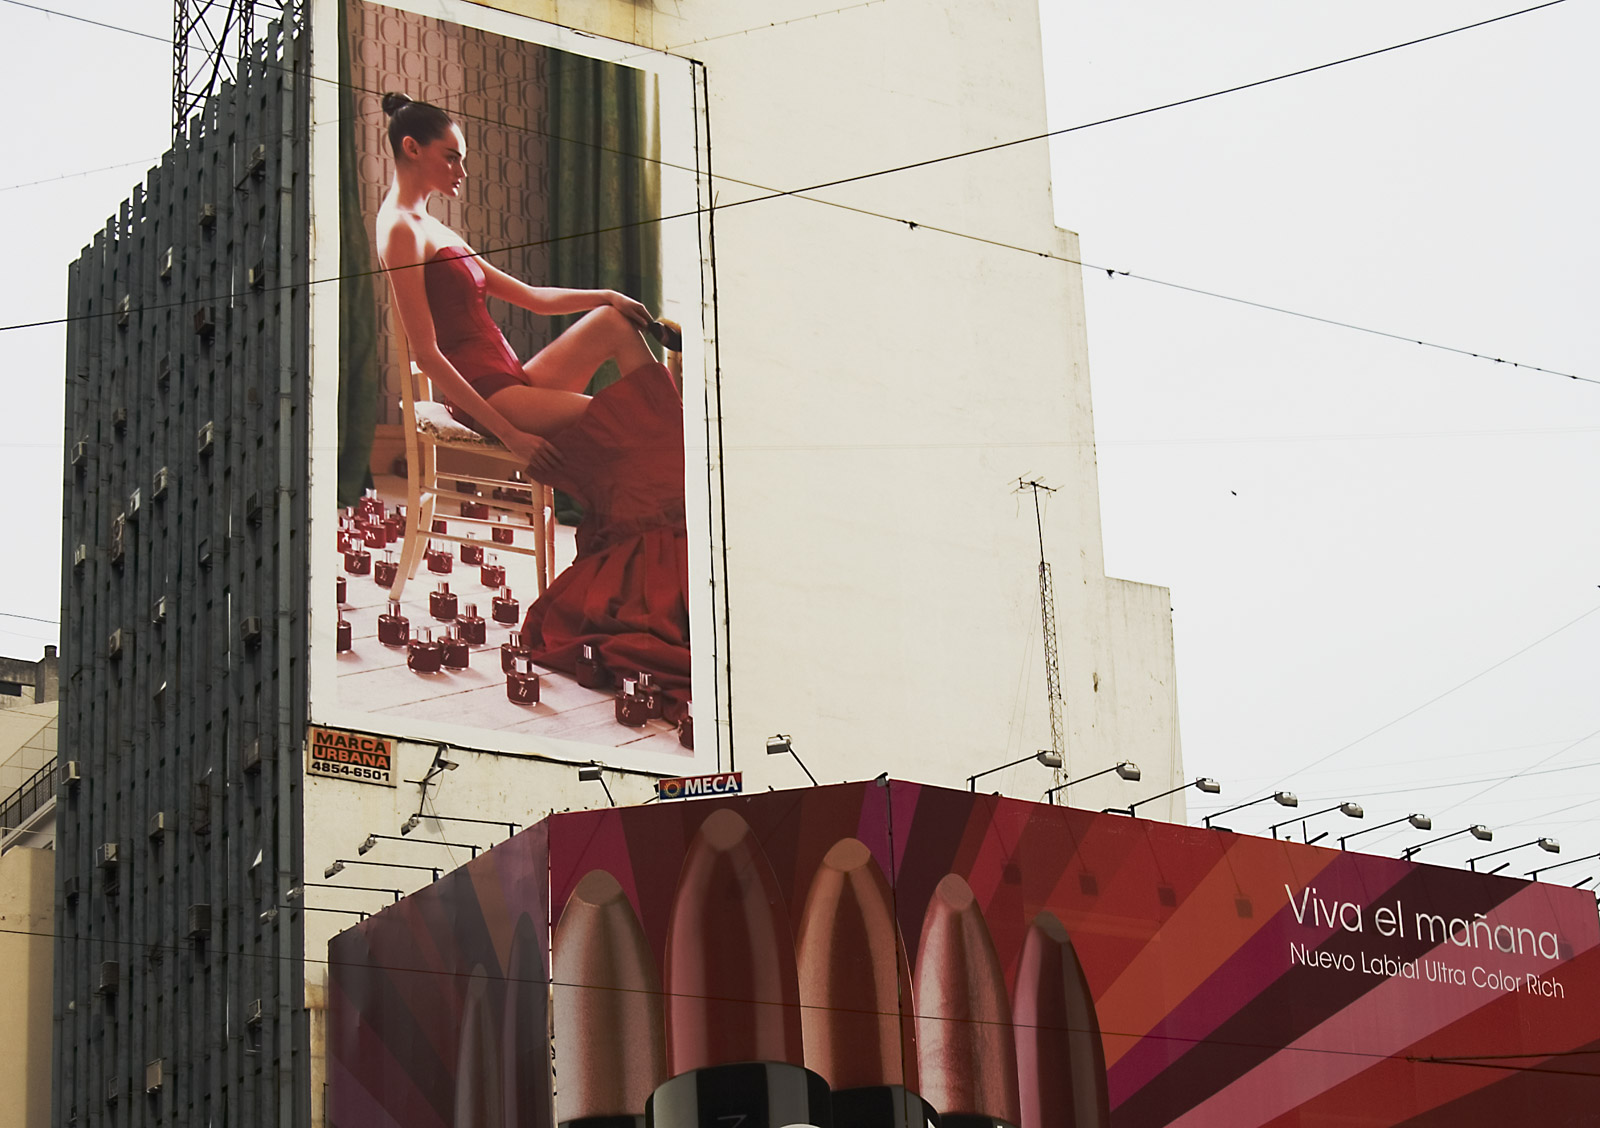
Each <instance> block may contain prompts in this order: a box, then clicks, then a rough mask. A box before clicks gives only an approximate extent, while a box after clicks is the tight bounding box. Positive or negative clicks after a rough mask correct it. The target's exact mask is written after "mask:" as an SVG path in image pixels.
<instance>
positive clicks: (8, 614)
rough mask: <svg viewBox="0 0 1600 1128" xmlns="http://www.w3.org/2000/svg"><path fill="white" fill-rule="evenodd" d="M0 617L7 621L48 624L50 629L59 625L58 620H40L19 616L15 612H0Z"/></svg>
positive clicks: (28, 616)
mask: <svg viewBox="0 0 1600 1128" xmlns="http://www.w3.org/2000/svg"><path fill="white" fill-rule="evenodd" d="M0 617H4V618H7V619H26V620H28V622H30V623H49V624H50V625H51V626H52V627H59V626H60V625H61V620H60V619H40V618H37V617H35V616H33V615H19V614H17V613H16V612H15V611H0Z"/></svg>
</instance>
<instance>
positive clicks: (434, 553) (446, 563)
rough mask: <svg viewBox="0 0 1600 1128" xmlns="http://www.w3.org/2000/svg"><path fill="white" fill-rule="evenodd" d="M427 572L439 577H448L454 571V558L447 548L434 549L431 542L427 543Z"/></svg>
mask: <svg viewBox="0 0 1600 1128" xmlns="http://www.w3.org/2000/svg"><path fill="white" fill-rule="evenodd" d="M426 555H427V557H428V571H430V572H434V573H437V574H439V575H448V574H449V573H450V572H452V571H454V570H455V566H456V558H455V557H454V556H453V555H452V554H451V552H450V550H449V549H447V548H439V549H435V548H434V547H433V542H432V541H429V542H428V551H427V554H426Z"/></svg>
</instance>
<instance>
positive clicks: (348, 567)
mask: <svg viewBox="0 0 1600 1128" xmlns="http://www.w3.org/2000/svg"><path fill="white" fill-rule="evenodd" d="M344 570H345V571H346V572H349V573H350V574H351V575H352V576H367V575H371V574H372V553H370V552H368V551H367V550H366V549H365V548H362V547H360V546H359V545H357V544H355V543H354V542H352V543H351V545H350V548H349V550H348V551H347V552H346V553H345V554H344Z"/></svg>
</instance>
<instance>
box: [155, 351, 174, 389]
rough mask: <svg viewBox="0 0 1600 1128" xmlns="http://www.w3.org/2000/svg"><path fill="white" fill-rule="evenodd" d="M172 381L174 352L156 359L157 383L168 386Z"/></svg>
mask: <svg viewBox="0 0 1600 1128" xmlns="http://www.w3.org/2000/svg"><path fill="white" fill-rule="evenodd" d="M171 382H172V354H171V353H166V354H164V355H163V356H162V357H161V359H160V360H158V361H156V383H157V384H159V385H160V386H161V387H162V388H166V386H167V385H168V384H170V383H171Z"/></svg>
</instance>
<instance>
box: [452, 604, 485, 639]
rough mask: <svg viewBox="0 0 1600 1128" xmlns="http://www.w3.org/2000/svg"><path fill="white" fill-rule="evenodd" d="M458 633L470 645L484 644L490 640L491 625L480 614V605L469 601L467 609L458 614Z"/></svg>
mask: <svg viewBox="0 0 1600 1128" xmlns="http://www.w3.org/2000/svg"><path fill="white" fill-rule="evenodd" d="M456 634H457V635H458V636H459V637H460V639H461V641H462V642H464V643H466V644H467V645H468V646H482V645H483V644H484V643H485V642H487V641H489V626H488V624H487V623H485V622H484V621H483V616H482V615H479V614H478V605H477V604H476V603H469V604H467V606H466V610H465V611H464V612H463V613H462V614H460V615H457V616H456Z"/></svg>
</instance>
